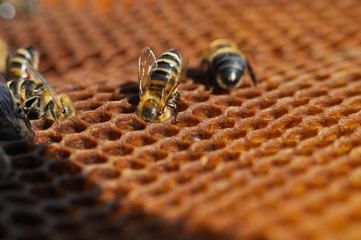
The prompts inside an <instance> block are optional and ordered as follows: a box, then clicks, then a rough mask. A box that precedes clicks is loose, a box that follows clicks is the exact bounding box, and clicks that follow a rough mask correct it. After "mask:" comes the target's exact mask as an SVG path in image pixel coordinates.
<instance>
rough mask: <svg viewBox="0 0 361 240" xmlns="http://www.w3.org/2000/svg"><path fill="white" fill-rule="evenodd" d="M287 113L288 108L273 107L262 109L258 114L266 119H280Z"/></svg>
mask: <svg viewBox="0 0 361 240" xmlns="http://www.w3.org/2000/svg"><path fill="white" fill-rule="evenodd" d="M287 113H288V109H286V108H279V107H271V108H269V109H266V110H264V111H262V112H261V113H260V114H259V115H258V117H260V118H265V119H278V118H280V117H282V116H283V115H285V114H287Z"/></svg>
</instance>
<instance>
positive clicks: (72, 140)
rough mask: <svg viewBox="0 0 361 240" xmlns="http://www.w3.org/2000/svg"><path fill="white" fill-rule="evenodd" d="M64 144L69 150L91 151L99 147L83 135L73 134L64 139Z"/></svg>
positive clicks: (91, 139) (93, 140)
mask: <svg viewBox="0 0 361 240" xmlns="http://www.w3.org/2000/svg"><path fill="white" fill-rule="evenodd" d="M64 144H65V146H67V147H69V148H75V149H90V148H95V147H96V146H97V141H96V140H95V139H93V138H91V137H88V136H86V135H83V134H72V135H66V136H65V137H64Z"/></svg>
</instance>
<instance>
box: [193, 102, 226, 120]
mask: <svg viewBox="0 0 361 240" xmlns="http://www.w3.org/2000/svg"><path fill="white" fill-rule="evenodd" d="M192 113H193V115H195V116H197V117H201V118H214V117H217V116H219V115H221V114H222V109H220V108H219V107H216V106H214V105H206V104H199V105H196V107H195V108H194V109H193V110H192Z"/></svg>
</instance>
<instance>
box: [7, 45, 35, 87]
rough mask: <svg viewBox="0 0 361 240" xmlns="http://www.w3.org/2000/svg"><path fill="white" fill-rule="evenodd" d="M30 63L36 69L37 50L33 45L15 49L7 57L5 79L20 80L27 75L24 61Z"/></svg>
mask: <svg viewBox="0 0 361 240" xmlns="http://www.w3.org/2000/svg"><path fill="white" fill-rule="evenodd" d="M26 62H28V63H30V65H31V66H33V68H35V69H38V66H39V52H38V51H37V50H36V49H35V47H34V46H27V47H22V48H19V49H17V50H16V52H15V53H14V54H13V56H11V57H10V59H9V64H8V67H7V79H11V80H22V79H26V78H28V77H29V75H28V73H27V71H26V68H25V63H26Z"/></svg>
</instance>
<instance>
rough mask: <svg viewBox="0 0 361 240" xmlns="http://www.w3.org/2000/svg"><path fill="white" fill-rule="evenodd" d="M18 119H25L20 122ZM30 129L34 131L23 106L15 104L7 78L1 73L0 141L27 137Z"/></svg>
mask: <svg viewBox="0 0 361 240" xmlns="http://www.w3.org/2000/svg"><path fill="white" fill-rule="evenodd" d="M18 119H22V120H23V121H21V122H20V123H19V121H18ZM24 124H25V125H24ZM25 126H26V127H27V128H28V129H26V127H25ZM28 130H30V131H31V132H32V130H31V124H30V121H29V120H28V119H27V118H26V117H25V115H24V113H23V110H22V108H18V107H17V105H16V104H15V102H14V99H13V96H12V94H11V92H10V91H9V88H8V86H7V84H6V81H5V79H4V78H3V77H2V76H1V75H0V141H11V140H18V139H22V138H25V137H26V136H27V135H28Z"/></svg>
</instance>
